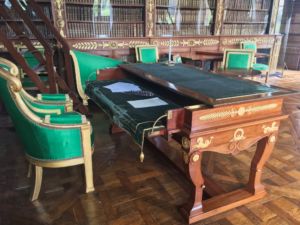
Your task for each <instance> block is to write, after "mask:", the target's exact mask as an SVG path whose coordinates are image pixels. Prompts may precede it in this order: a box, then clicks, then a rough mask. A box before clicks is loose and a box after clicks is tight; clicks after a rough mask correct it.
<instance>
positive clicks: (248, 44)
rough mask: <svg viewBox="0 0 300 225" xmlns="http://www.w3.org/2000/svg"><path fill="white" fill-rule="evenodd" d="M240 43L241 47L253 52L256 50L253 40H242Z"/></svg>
mask: <svg viewBox="0 0 300 225" xmlns="http://www.w3.org/2000/svg"><path fill="white" fill-rule="evenodd" d="M240 45H241V49H248V50H253V51H254V52H255V53H256V51H257V46H256V42H255V41H242V42H241V43H240Z"/></svg>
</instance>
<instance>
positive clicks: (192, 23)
mask: <svg viewBox="0 0 300 225" xmlns="http://www.w3.org/2000/svg"><path fill="white" fill-rule="evenodd" d="M156 24H157V25H174V26H175V25H176V23H172V24H169V23H168V22H156ZM185 24H187V25H189V24H191V25H197V23H196V22H184V23H180V25H185ZM213 24H214V23H210V24H209V26H206V27H211V26H212V25H213Z"/></svg>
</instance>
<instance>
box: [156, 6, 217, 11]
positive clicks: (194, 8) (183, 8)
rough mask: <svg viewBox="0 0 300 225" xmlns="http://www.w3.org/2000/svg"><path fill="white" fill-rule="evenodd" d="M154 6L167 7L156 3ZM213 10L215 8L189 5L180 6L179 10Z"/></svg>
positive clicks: (167, 7)
mask: <svg viewBox="0 0 300 225" xmlns="http://www.w3.org/2000/svg"><path fill="white" fill-rule="evenodd" d="M156 8H161V9H169V8H170V7H169V6H166V5H156ZM200 9H201V10H206V9H210V10H215V8H196V7H189V6H180V10H200Z"/></svg>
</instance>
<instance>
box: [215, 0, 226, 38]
mask: <svg viewBox="0 0 300 225" xmlns="http://www.w3.org/2000/svg"><path fill="white" fill-rule="evenodd" d="M216 3H217V6H216V17H215V27H214V35H220V34H221V29H222V24H223V19H224V0H216Z"/></svg>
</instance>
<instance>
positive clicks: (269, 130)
mask: <svg viewBox="0 0 300 225" xmlns="http://www.w3.org/2000/svg"><path fill="white" fill-rule="evenodd" d="M262 129H263V132H264V134H269V133H273V132H276V131H278V130H279V126H277V123H276V122H273V123H272V125H271V126H267V125H263V126H262Z"/></svg>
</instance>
